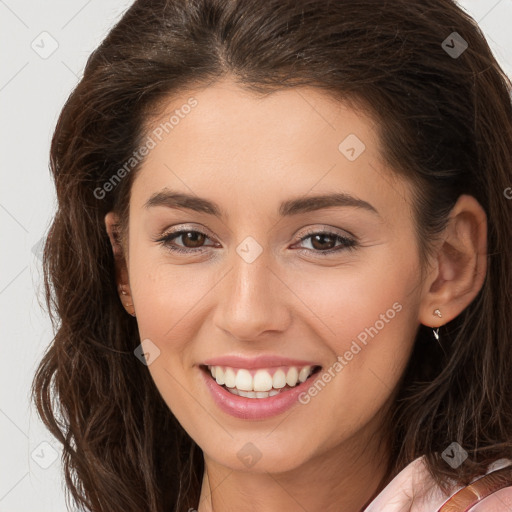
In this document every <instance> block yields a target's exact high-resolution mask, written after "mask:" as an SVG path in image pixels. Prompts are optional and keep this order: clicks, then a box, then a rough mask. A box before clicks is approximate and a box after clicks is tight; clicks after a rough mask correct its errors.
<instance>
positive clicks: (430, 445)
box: [33, 0, 512, 512]
mask: <svg viewBox="0 0 512 512" xmlns="http://www.w3.org/2000/svg"><path fill="white" fill-rule="evenodd" d="M454 32H457V34H458V36H457V35H454V34H453V33H454ZM450 38H451V39H450ZM454 38H455V39H454ZM460 38H462V39H460ZM462 40H463V41H465V42H466V43H467V48H465V46H464V44H463V43H461V41H462ZM443 41H448V43H446V42H445V43H443ZM454 41H455V42H454ZM450 49H452V50H451V54H450ZM453 49H455V50H456V51H457V52H458V53H459V54H458V55H457V54H454V53H453V51H455V50H453ZM226 75H229V76H231V77H233V78H234V79H235V80H236V81H237V82H238V83H239V84H240V86H241V87H245V88H247V89H248V90H251V91H254V92H263V93H266V92H272V91H275V90H278V89H282V88H287V87H295V86H300V85H308V86H314V87H318V88H321V89H323V90H325V91H328V92H329V93H330V94H332V96H333V97H335V98H338V99H340V100H344V101H346V102H350V103H351V104H352V105H355V106H356V105H357V106H358V107H359V108H362V109H364V110H365V111H367V112H368V113H369V114H370V115H371V116H372V118H373V119H374V120H375V122H376V125H377V127H378V131H379V135H380V142H381V152H382V157H383V158H384V159H385V161H386V163H388V164H389V166H390V167H391V168H392V169H393V170H394V171H395V172H396V174H397V175H400V176H402V177H404V178H406V179H408V180H410V182H411V183H413V184H414V185H415V187H414V191H415V192H414V197H413V200H414V208H415V210H414V211H415V222H416V226H417V243H418V246H419V248H420V250H421V254H422V258H423V260H422V261H424V257H425V256H426V255H427V254H428V251H429V249H430V248H431V242H432V240H434V238H435V236H436V234H438V233H439V232H440V231H441V230H442V229H443V227H444V226H445V223H446V220H447V216H448V213H449V211H450V209H451V208H452V207H453V205H454V204H455V202H456V200H457V198H458V197H459V196H460V195H461V194H470V195H472V196H474V197H475V198H476V199H477V200H478V201H479V202H480V204H481V205H482V206H483V208H484V210H485V212H486V214H487V219H488V271H487V275H486V279H485V282H484V285H483V287H482V289H481V290H480V292H479V294H478V295H477V297H476V298H475V300H474V301H473V302H472V303H471V304H470V305H469V306H468V307H467V308H466V309H465V310H464V311H463V312H462V313H461V314H460V315H459V316H458V317H457V318H455V319H454V320H453V321H451V322H449V323H448V324H447V325H445V326H443V327H442V328H441V331H440V334H441V336H442V342H443V345H442V348H441V347H440V346H439V345H438V344H437V343H435V342H433V341H432V336H431V331H430V329H427V328H426V327H424V326H419V328H418V332H417V338H416V340H415V346H414V350H413V353H412V355H411V358H410V361H409V364H408V366H407V368H406V370H405V372H404V375H403V377H402V379H401V382H400V389H399V392H398V395H397V400H396V402H395V403H394V405H393V411H392V420H391V422H390V424H391V425H392V431H391V434H390V435H391V445H392V457H391V465H390V468H389V475H390V476H392V475H394V474H396V473H397V472H398V471H399V470H400V469H402V468H403V467H405V465H407V464H408V463H409V462H411V461H412V460H413V459H415V458H416V457H418V456H420V455H425V456H426V458H427V462H428V466H429V469H430V471H431V473H432V475H433V476H434V477H435V478H436V480H437V482H438V483H439V484H440V485H442V486H445V485H446V482H447V481H448V480H447V479H448V478H455V479H456V480H457V481H458V482H459V483H461V484H467V483H469V481H470V480H471V479H472V478H474V477H475V476H477V475H479V474H482V473H484V472H485V470H486V467H487V465H488V464H489V463H490V462H492V461H494V460H496V459H498V458H501V457H511V458H512V314H511V313H512V303H511V300H512V299H511V297H512V293H511V290H512V267H511V265H512V222H511V217H512V215H511V214H512V200H510V199H507V197H506V194H505V192H504V191H505V190H507V188H508V187H511V186H512V171H511V168H512V108H511V99H510V92H511V90H512V86H511V85H512V84H511V82H510V81H509V79H508V78H507V76H506V75H505V73H504V72H503V70H502V69H501V68H500V66H499V64H498V63H497V62H496V60H495V58H494V56H493V55H492V53H491V50H490V49H489V46H488V44H487V43H486V41H485V39H484V36H483V35H482V33H481V31H480V29H479V28H478V26H477V24H476V23H475V21H474V20H473V19H472V18H471V17H470V16H468V15H467V14H466V13H465V12H464V11H463V10H462V9H461V8H460V7H458V6H457V5H456V4H455V3H454V2H453V1H452V0H393V1H391V2H382V0H357V1H356V0H335V1H326V0H258V1H254V0H229V1H227V0H151V1H149V0H138V1H136V2H135V3H134V4H133V5H132V6H131V7H130V8H129V9H128V11H127V12H126V13H125V15H124V16H123V17H122V19H121V20H120V21H119V22H118V23H117V24H116V25H115V27H114V28H113V29H112V30H111V31H110V33H109V34H108V36H107V37H106V38H105V40H104V41H103V42H102V43H101V45H100V46H99V47H98V48H97V49H96V50H95V51H94V52H93V54H92V55H91V56H90V58H89V60H88V62H87V66H86V68H85V71H84V76H83V78H82V79H81V81H80V82H79V84H78V85H77V87H76V88H75V90H74V91H73V92H72V94H71V95H70V96H69V99H68V100H67V102H66V104H65V106H64V108H63V110H62V112H61V114H60V117H59V120H58V123H57V126H56V129H55V133H54V136H53V139H52V144H51V155H50V163H51V171H52V175H53V178H54V181H55V186H56V191H57V198H58V210H57V212H56V214H55V218H54V220H53V224H52V226H51V229H50V231H49V234H48V237H47V241H46V245H45V249H44V261H43V265H44V275H45V286H46V302H47V306H48V310H49V314H50V316H51V320H52V323H53V325H54V329H55V332H56V334H55V337H54V339H53V342H52V343H51V345H50V346H49V348H48V350H47V352H46V354H45V356H44V359H43V360H42V361H41V363H40V366H39V368H38V371H37V374H36V375H35V378H34V383H33V398H34V400H35V403H36V405H37V409H38V412H39V414H40V416H41V417H42V419H43V421H44V422H45V424H46V426H47V427H48V428H49V429H50V431H51V432H52V433H53V434H54V435H55V436H56V437H57V438H58V439H59V440H60V442H61V443H62V444H63V445H64V451H63V463H64V471H65V478H66V484H67V488H68V490H69V492H70V496H68V498H70V497H71V498H72V499H73V500H74V502H75V503H76V504H77V505H78V506H80V507H81V509H83V508H84V507H87V508H89V509H90V510H93V511H95V512H100V511H101V512H105V511H116V512H119V511H123V512H128V511H137V512H140V511H141V510H147V511H150V512H163V511H164V510H166V511H168V510H176V511H180V512H181V511H183V510H187V509H188V508H189V507H196V506H197V503H198V499H199V492H200V482H201V479H202V472H203V470H204V468H203V459H202V453H201V450H200V449H199V448H198V447H197V445H196V444H195V443H194V441H193V440H192V439H191V438H190V437H189V436H188V435H187V433H186V432H185V431H184V430H183V428H182V427H181V426H180V425H179V423H178V422H177V421H176V419H175V418H174V416H173V415H172V413H171V412H170V410H169V409H168V407H167V406H166V404H165V403H164V401H163V399H162V397H161V396H160V394H159V393H158V390H157V388H156V387H155V385H154V383H153V381H152V379H151V378H150V375H149V372H148V371H147V368H146V367H145V366H144V365H142V364H141V363H140V361H138V359H137V358H136V357H135V356H134V354H133V351H134V349H135V348H136V347H137V346H138V345H139V343H140V339H139V334H138V330H137V323H136V320H135V319H134V318H132V317H131V316H129V315H128V314H127V313H126V311H125V310H124V309H123V307H122V305H121V303H120V300H119V297H118V294H117V290H116V282H115V269H114V262H113V254H112V250H111V246H110V242H109V239H108V237H107V233H106V231H105V227H104V220H103V219H104V216H105V214H106V213H107V212H108V211H111V210H114V211H116V212H119V213H120V214H121V218H122V219H123V226H121V228H122V232H125V231H126V222H127V218H128V204H129V193H130V187H131V183H132V181H133V178H134V176H135V174H136V172H137V170H138V169H139V167H140V162H141V161H142V160H141V161H137V162H136V163H135V164H134V165H133V168H131V169H129V172H128V171H127V172H126V173H119V172H118V171H119V169H121V168H123V166H124V165H126V162H128V161H131V160H130V159H131V158H133V155H134V152H136V150H137V148H138V147H140V145H141V144H142V143H143V141H144V136H145V133H144V127H145V126H146V123H147V121H148V119H150V116H151V115H154V114H155V113H158V105H159V104H160V103H161V102H162V101H163V100H164V99H165V98H168V97H169V95H172V94H173V93H176V92H179V91H180V90H183V88H185V87H188V86H192V85H198V84H200V85H208V84H209V83H213V82H214V81H215V80H217V79H219V78H220V77H223V76H226ZM125 170H126V167H125ZM116 173H117V176H118V177H119V176H122V179H120V180H119V182H116V183H115V184H114V185H115V186H114V185H112V187H109V188H108V190H107V188H106V187H105V186H104V184H105V183H106V182H108V181H109V180H111V179H112V177H113V176H114V175H115V174H116ZM509 190H510V189H509ZM123 230H124V231H123ZM454 441H456V442H458V443H459V444H460V445H461V446H462V447H463V448H464V449H465V450H466V451H467V452H468V458H467V460H466V461H465V462H464V463H463V464H462V465H461V466H459V467H458V468H457V469H453V468H452V467H451V466H450V465H448V464H447V463H446V462H445V461H444V460H443V459H442V458H441V456H440V454H441V452H443V450H444V449H445V448H446V447H447V446H448V445H450V443H452V442H454Z"/></svg>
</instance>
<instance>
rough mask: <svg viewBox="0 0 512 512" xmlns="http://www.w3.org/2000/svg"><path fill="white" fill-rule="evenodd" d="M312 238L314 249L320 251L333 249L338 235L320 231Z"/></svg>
mask: <svg viewBox="0 0 512 512" xmlns="http://www.w3.org/2000/svg"><path fill="white" fill-rule="evenodd" d="M310 238H311V245H312V246H313V249H318V250H319V251H322V250H328V249H332V248H333V247H334V246H335V244H336V237H334V236H332V235H329V234H326V233H318V234H316V235H312V236H311V237H310Z"/></svg>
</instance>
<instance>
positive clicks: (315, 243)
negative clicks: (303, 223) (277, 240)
mask: <svg viewBox="0 0 512 512" xmlns="http://www.w3.org/2000/svg"><path fill="white" fill-rule="evenodd" d="M306 241H309V243H310V245H311V247H310V248H305V249H301V252H309V253H313V254H319V255H322V256H327V255H329V254H332V253H337V252H340V251H342V250H344V249H348V250H353V249H355V248H356V246H357V242H356V241H355V240H353V239H352V238H348V237H345V236H341V235H338V234H337V233H330V232H328V231H326V232H323V231H321V232H313V233H309V234H308V235H307V236H304V237H303V238H301V239H300V242H301V243H304V242H306Z"/></svg>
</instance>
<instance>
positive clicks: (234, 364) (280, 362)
mask: <svg viewBox="0 0 512 512" xmlns="http://www.w3.org/2000/svg"><path fill="white" fill-rule="evenodd" d="M202 364H203V365H204V366H229V367H231V368H272V367H274V366H299V367H303V366H320V365H319V364H318V363H315V362H313V361H305V360H301V359H290V358H288V357H282V356H278V355H272V354H269V355H260V356H256V357H241V356H236V355H226V356H220V357H212V358H211V359H208V360H206V361H203V363H202Z"/></svg>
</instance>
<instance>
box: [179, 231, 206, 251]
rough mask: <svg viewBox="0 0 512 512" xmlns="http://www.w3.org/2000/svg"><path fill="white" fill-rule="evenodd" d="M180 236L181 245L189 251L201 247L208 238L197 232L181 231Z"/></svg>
mask: <svg viewBox="0 0 512 512" xmlns="http://www.w3.org/2000/svg"><path fill="white" fill-rule="evenodd" d="M183 233H184V234H183ZM180 236H181V237H182V241H183V245H184V246H185V247H187V248H189V249H196V248H198V247H201V245H202V244H203V243H204V242H205V240H206V239H207V238H208V237H207V236H206V235H205V234H204V233H200V232H199V231H182V232H181V234H180Z"/></svg>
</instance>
